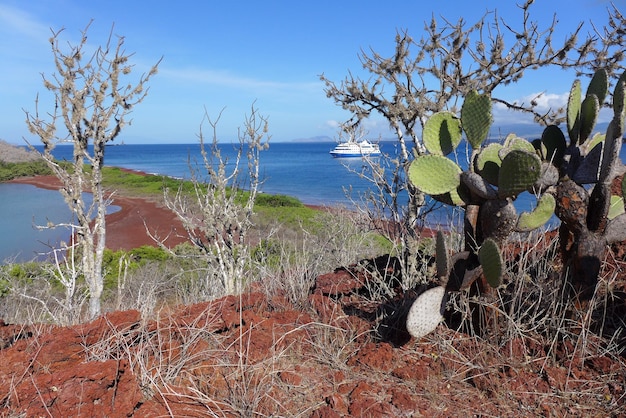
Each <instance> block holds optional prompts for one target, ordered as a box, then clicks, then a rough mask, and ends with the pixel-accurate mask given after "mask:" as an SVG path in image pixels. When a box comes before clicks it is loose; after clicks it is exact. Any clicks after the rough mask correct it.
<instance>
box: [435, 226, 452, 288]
mask: <svg viewBox="0 0 626 418" xmlns="http://www.w3.org/2000/svg"><path fill="white" fill-rule="evenodd" d="M435 262H436V263H437V277H447V276H448V273H449V270H450V260H449V259H448V246H447V245H446V238H445V237H444V236H443V232H441V230H439V231H437V242H436V243H435Z"/></svg>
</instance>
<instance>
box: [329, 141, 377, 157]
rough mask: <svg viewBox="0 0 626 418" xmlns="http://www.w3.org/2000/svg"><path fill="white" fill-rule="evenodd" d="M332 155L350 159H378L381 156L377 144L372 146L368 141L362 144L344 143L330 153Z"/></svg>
mask: <svg viewBox="0 0 626 418" xmlns="http://www.w3.org/2000/svg"><path fill="white" fill-rule="evenodd" d="M330 155H332V156H333V157H335V158H348V157H364V156H370V157H376V156H379V155H380V148H379V147H378V145H377V144H372V143H370V142H368V141H362V142H344V143H341V144H339V145H337V146H336V147H335V149H333V150H332V151H330Z"/></svg>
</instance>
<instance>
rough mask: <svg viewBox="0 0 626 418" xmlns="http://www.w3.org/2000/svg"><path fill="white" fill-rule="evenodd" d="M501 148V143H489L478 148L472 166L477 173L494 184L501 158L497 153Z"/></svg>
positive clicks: (496, 179) (496, 183)
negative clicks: (478, 151) (480, 148)
mask: <svg viewBox="0 0 626 418" xmlns="http://www.w3.org/2000/svg"><path fill="white" fill-rule="evenodd" d="M501 149H502V145H500V144H498V143H495V142H493V143H491V144H489V145H487V146H486V147H485V148H483V149H482V150H480V153H478V155H477V156H476V160H475V164H474V168H475V170H476V172H477V173H478V174H480V175H481V176H482V178H484V179H485V180H487V181H488V182H489V183H491V184H493V185H494V186H497V185H498V174H499V172H500V165H501V164H502V160H501V159H500V156H499V155H498V153H499V152H500V150H501Z"/></svg>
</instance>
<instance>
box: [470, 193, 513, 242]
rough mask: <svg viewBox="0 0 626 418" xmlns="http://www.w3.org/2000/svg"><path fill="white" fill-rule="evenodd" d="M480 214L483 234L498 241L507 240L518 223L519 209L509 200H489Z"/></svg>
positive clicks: (483, 205)
mask: <svg viewBox="0 0 626 418" xmlns="http://www.w3.org/2000/svg"><path fill="white" fill-rule="evenodd" d="M478 216H479V222H480V228H481V230H482V232H483V236H484V237H486V238H493V239H494V240H495V241H497V242H502V241H504V240H506V239H507V238H508V237H509V235H510V234H511V232H513V231H514V230H515V226H516V224H517V210H516V209H515V206H514V205H513V203H512V202H511V201H509V200H487V201H486V202H484V203H483V204H482V206H481V208H480V213H479V215H478Z"/></svg>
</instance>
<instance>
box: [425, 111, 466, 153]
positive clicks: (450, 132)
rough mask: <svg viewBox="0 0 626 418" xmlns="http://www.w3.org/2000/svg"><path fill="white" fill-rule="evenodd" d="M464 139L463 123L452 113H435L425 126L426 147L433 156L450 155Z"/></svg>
mask: <svg viewBox="0 0 626 418" xmlns="http://www.w3.org/2000/svg"><path fill="white" fill-rule="evenodd" d="M462 137H463V133H462V131H461V121H460V120H459V118H457V117H456V116H455V115H454V113H452V112H438V113H435V114H434V115H432V116H431V117H430V118H429V119H428V120H427V121H426V124H425V125H424V134H423V141H424V146H425V147H426V149H427V150H428V152H430V153H431V154H436V155H448V154H450V153H451V152H452V151H454V150H455V149H456V147H457V146H458V145H459V144H460V143H461V139H462Z"/></svg>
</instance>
